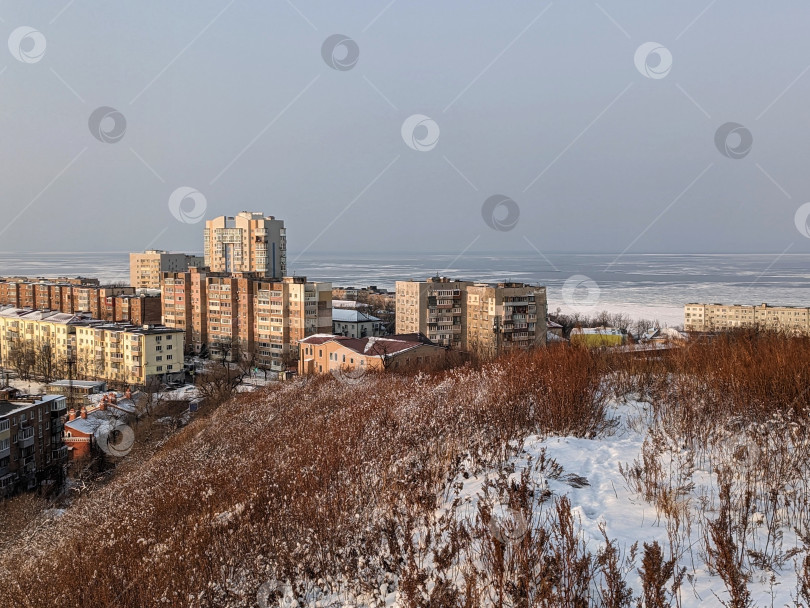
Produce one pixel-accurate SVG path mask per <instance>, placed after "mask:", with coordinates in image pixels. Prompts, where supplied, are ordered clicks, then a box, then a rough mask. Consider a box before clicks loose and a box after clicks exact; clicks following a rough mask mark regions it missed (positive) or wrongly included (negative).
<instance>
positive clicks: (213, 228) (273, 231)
mask: <svg viewBox="0 0 810 608" xmlns="http://www.w3.org/2000/svg"><path fill="white" fill-rule="evenodd" d="M203 238H204V240H203V250H204V252H205V266H207V267H208V268H209V269H210V270H211V271H212V272H226V273H231V272H256V273H259V274H260V275H262V276H265V277H269V278H273V279H281V278H282V277H283V276H285V275H286V274H287V233H286V230H285V228H284V222H283V221H282V220H277V219H276V218H274V217H273V216H265V215H264V214H262V213H257V212H252V211H242V212H241V213H238V214H237V215H236V216H234V217H230V216H225V215H223V216H220V217H217V218H214V219H212V220H208V221H207V222H205V233H204V237H203Z"/></svg>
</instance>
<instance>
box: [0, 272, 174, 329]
mask: <svg viewBox="0 0 810 608" xmlns="http://www.w3.org/2000/svg"><path fill="white" fill-rule="evenodd" d="M81 281H82V282H76V281H74V282H72V283H55V282H52V281H46V280H42V281H39V282H27V281H18V282H10V281H7V282H0V306H14V307H16V308H32V309H36V310H52V311H59V312H64V313H69V314H74V313H82V312H84V313H87V314H89V315H90V316H92V317H93V318H94V319H100V320H102V321H116V320H131V321H133V322H136V323H158V322H160V295H159V294H157V293H150V294H136V293H135V288H134V287H129V286H100V285H97V284H94V283H91V282H86V281H89V279H88V280H84V279H82V280H81ZM136 295H138V296H140V297H144V298H151V300H149V301H142V302H140V303H137V304H136V309H135V312H134V314H133V312H132V311H131V310H130V305H129V304H130V303H129V302H127V301H126V298H127V297H134V296H136ZM119 308H123V310H121V312H119ZM127 317H129V318H127Z"/></svg>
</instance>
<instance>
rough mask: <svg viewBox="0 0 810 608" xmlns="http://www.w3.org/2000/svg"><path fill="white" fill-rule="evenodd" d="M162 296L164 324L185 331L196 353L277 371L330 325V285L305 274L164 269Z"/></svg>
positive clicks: (325, 331)
mask: <svg viewBox="0 0 810 608" xmlns="http://www.w3.org/2000/svg"><path fill="white" fill-rule="evenodd" d="M163 294H164V295H163V322H164V323H165V324H166V325H167V326H169V327H174V328H177V329H179V330H183V331H184V332H185V335H186V338H187V340H189V346H190V349H191V350H193V352H195V353H203V352H205V351H208V352H209V353H211V354H212V355H223V354H225V355H227V356H229V357H230V358H233V355H237V356H239V357H253V358H254V359H255V361H256V365H257V366H260V367H263V368H266V369H270V370H274V371H280V370H283V369H285V368H286V367H287V366H288V364H290V363H292V361H294V360H295V359H296V358H297V357H298V341H299V340H302V339H303V338H306V337H307V336H311V335H313V334H318V333H329V332H330V331H331V329H332V284H331V283H317V282H312V281H307V279H306V277H284V278H283V279H281V280H269V279H267V278H265V277H259V276H257V273H234V274H227V273H218V272H209V271H207V270H205V269H202V270H200V269H194V270H191V271H190V272H186V273H164V276H163ZM226 349H228V350H230V352H229V353H224V352H223V351H224V350H226Z"/></svg>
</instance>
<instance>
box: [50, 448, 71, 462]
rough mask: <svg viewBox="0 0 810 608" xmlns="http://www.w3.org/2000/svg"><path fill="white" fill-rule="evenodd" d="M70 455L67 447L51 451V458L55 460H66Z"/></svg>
mask: <svg viewBox="0 0 810 608" xmlns="http://www.w3.org/2000/svg"><path fill="white" fill-rule="evenodd" d="M67 455H68V449H67V446H66V445H63V446H62V447H60V448H57V449H55V450H51V458H53V459H54V460H65V459H66V458H67Z"/></svg>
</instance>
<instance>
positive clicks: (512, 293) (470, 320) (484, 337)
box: [466, 283, 547, 356]
mask: <svg viewBox="0 0 810 608" xmlns="http://www.w3.org/2000/svg"><path fill="white" fill-rule="evenodd" d="M466 291H467V317H466V321H467V322H466V348H467V350H473V351H476V352H478V353H480V354H484V355H489V356H492V355H495V354H497V353H500V352H502V351H506V350H510V349H513V348H525V347H529V346H538V345H543V344H545V343H546V337H547V334H546V332H547V327H546V312H547V304H546V288H545V287H536V286H532V285H525V284H523V283H497V284H487V283H475V284H473V285H470V286H468V287H467V290H466Z"/></svg>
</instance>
